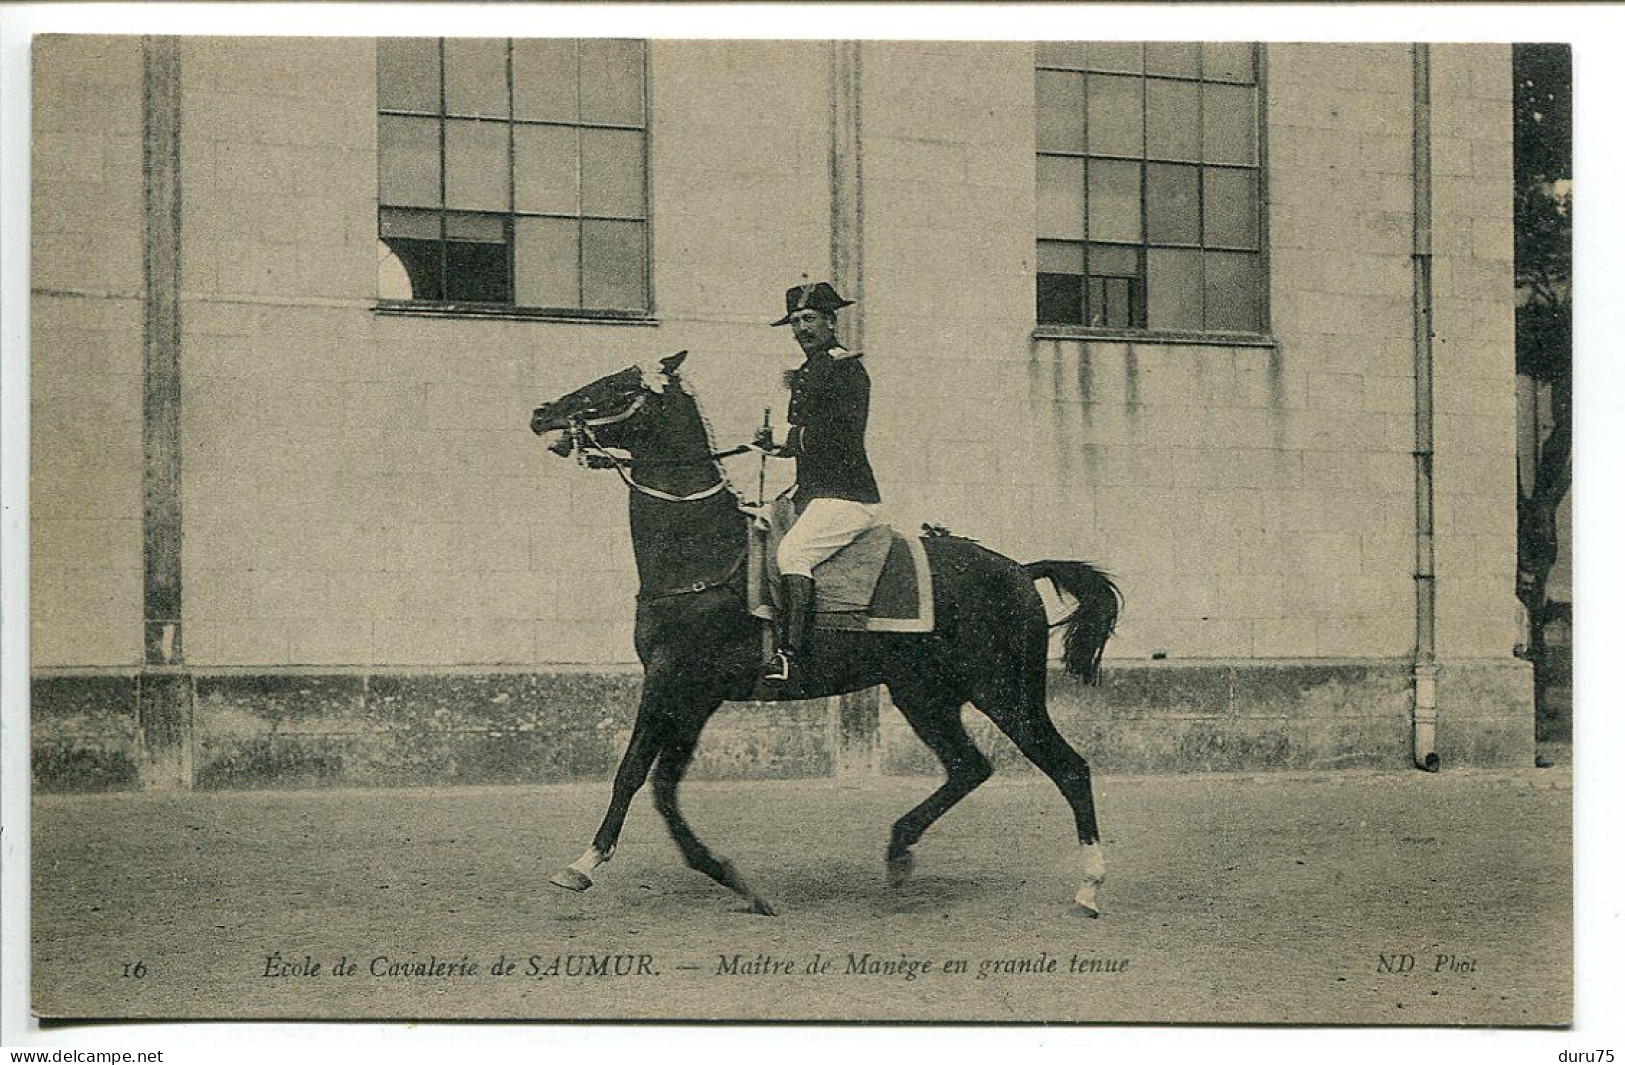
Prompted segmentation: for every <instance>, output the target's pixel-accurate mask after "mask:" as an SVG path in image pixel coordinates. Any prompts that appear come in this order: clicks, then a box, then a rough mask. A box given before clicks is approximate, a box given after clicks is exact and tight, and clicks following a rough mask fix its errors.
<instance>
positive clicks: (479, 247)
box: [446, 240, 512, 303]
mask: <svg viewBox="0 0 1625 1065" xmlns="http://www.w3.org/2000/svg"><path fill="white" fill-rule="evenodd" d="M446 298H447V299H448V300H458V301H464V302H469V303H509V302H511V300H512V296H511V294H510V291H509V288H508V245H507V244H505V243H504V244H486V243H483V242H475V241H462V240H453V241H447V242H446Z"/></svg>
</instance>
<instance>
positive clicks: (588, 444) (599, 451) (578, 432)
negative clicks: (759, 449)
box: [568, 388, 750, 503]
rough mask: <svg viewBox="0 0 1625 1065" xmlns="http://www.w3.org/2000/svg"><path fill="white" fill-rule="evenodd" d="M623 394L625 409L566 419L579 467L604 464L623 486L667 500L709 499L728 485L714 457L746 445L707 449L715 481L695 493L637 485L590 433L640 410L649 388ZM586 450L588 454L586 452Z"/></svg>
mask: <svg viewBox="0 0 1625 1065" xmlns="http://www.w3.org/2000/svg"><path fill="white" fill-rule="evenodd" d="M627 395H628V396H631V397H632V401H631V402H630V403H628V404H627V405H626V409H625V410H622V411H620V412H618V413H615V414H606V415H602V416H600V417H596V418H589V417H585V416H584V415H574V416H572V417H571V418H570V419H569V429H568V432H569V433H570V446H571V449H572V450H574V451H575V453H576V457H577V461H579V462H580V463H581V464H582V465H583V466H587V467H589V468H595V469H604V468H605V467H608V468H609V469H612V470H614V471H615V473H616V475H617V476H619V477H620V479H621V480H622V481H623V482H625V484H626V487H628V488H630V489H631V490H632V491H634V492H641V493H642V494H643V495H646V496H648V497H650V498H651V499H659V500H662V501H664V502H667V503H694V502H697V501H699V500H701V499H709V498H710V497H711V496H714V495H716V494H717V493H718V492H721V491H722V490H723V489H725V488H727V487H728V479H727V477H725V476H724V475H723V473H722V470H721V468H720V467H716V461H717V460H718V459H723V458H727V457H728V456H730V455H738V454H741V453H743V452H745V451H748V450H750V449H749V448H748V447H737V448H731V449H729V450H727V451H715V452H708V453H707V454H706V460H707V461H709V462H711V463H712V465H713V467H714V469H713V472H715V473H716V475H717V480H716V483H715V484H712V485H710V486H709V487H706V488H702V489H700V490H699V491H697V492H690V493H689V494H687V495H676V494H675V493H672V492H666V491H662V490H661V489H659V488H650V487H649V486H648V485H646V484H639V483H638V482H637V481H636V480H635V479H634V478H633V477H632V468H631V464H630V463H627V462H625V461H623V460H622V459H621V458H620V456H618V455H616V454H614V453H613V452H612V451H610V450H609V448H607V447H605V446H604V445H603V443H602V442H601V441H600V440H599V439H598V434H597V433H595V432H593V429H594V428H596V427H598V426H601V425H616V424H618V423H620V422H624V421H626V420H628V419H629V418H631V417H632V416H633V415H635V414H637V413H638V412H639V411H640V410H642V409H643V405H644V403H646V402H648V399H649V390H648V389H647V388H639V389H638V390H637V391H635V392H628V393H627ZM589 452H591V453H592V454H591V455H589ZM595 457H596V458H597V459H598V460H599V461H598V463H596V464H595V463H593V462H592V458H595ZM698 461H699V460H683V461H679V462H672V463H669V465H674V466H676V465H681V466H692V465H696V464H697V463H698Z"/></svg>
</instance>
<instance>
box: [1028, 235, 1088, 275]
mask: <svg viewBox="0 0 1625 1065" xmlns="http://www.w3.org/2000/svg"><path fill="white" fill-rule="evenodd" d="M1038 272H1039V273H1041V274H1079V275H1081V274H1082V273H1083V245H1082V244H1079V243H1076V242H1075V241H1069V240H1068V241H1061V240H1041V241H1039V242H1038Z"/></svg>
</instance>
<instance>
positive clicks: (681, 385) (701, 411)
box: [667, 373, 744, 504]
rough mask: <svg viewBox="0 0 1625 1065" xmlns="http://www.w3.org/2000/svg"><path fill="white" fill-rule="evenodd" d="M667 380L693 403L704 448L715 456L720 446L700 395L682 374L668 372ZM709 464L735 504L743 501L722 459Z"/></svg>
mask: <svg viewBox="0 0 1625 1065" xmlns="http://www.w3.org/2000/svg"><path fill="white" fill-rule="evenodd" d="M667 380H669V381H672V382H675V383H676V385H677V390H678V391H679V392H681V393H682V394H683V395H685V396H687V397H688V400H689V402H690V403H692V404H694V413H695V414H696V415H697V416H698V417H699V419H700V430H701V431H702V432H703V433H704V434H705V449H706V450H707V451H709V452H710V453H711V454H712V455H713V456H715V455H716V453H717V452H718V451H720V450H721V448H719V447H717V434H716V431H715V430H714V429H713V428H712V427H711V419H710V418H707V417H706V416H705V405H704V404H702V403H701V402H700V397H699V396H698V395H697V394H696V393H695V391H694V388H693V386H692V385H690V384H689V383H688V379H687V378H685V377H684V376H683V375H682V374H680V373H671V374H668V375H667ZM711 465H712V467H713V468H715V469H716V471H717V476H718V477H720V478H722V483H723V484H724V485H725V486H726V487H727V491H728V493H729V494H730V495H732V496H733V497H734V502H735V503H736V504H739V503H743V502H744V497H743V496H741V495H740V494H739V489H737V488H735V487H734V483H733V480H732V479H731V478H730V477H729V476H728V469H727V467H725V466H723V464H722V460H721V459H719V458H715V457H713V458H712V459H711Z"/></svg>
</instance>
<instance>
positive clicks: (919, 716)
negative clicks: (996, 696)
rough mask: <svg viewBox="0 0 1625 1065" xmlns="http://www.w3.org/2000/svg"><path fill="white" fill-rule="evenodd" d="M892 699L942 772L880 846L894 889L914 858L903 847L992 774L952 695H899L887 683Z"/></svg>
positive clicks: (907, 872) (898, 820)
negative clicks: (939, 781) (942, 776)
mask: <svg viewBox="0 0 1625 1065" xmlns="http://www.w3.org/2000/svg"><path fill="white" fill-rule="evenodd" d="M892 702H893V703H894V704H895V705H896V707H897V709H898V710H899V711H901V712H902V714H903V718H904V719H905V720H906V721H907V722H908V723H909V725H910V726H912V727H913V729H914V731H915V732H916V733H917V734H918V735H919V737H920V739H922V740H924V741H925V745H926V746H927V747H930V748H931V750H932V752H933V753H934V754H935V755H936V756H937V759H938V761H940V762H941V763H942V768H943V769H944V770H945V771H946V772H947V774H948V779H947V780H946V781H944V782H943V784H942V786H941V787H939V788H937V790H936V791H934V792H932V793H931V794H930V795H928V796H927V797H926V799H925V801H924V802H922V803H920V804H919V805H918V806H916V807H914V809H912V810H910V811H909V812H908V813H906V814H904V815H903V816H902V817H899V818H898V819H897V822H896V823H895V824H893V825H892V829H891V843H890V844H889V845H888V846H887V847H886V875H887V879H888V880H889V881H890V882H891V884H892V886H893V887H895V886H897V885H898V884H901V883H902V882H903V880H904V879H906V878H907V877H908V874H909V872H910V871H911V870H912V869H913V865H914V857H913V854H912V853H911V852H910V850H909V848H911V847H913V846H914V844H916V843H918V842H919V841H920V837H921V836H922V835H924V834H925V830H926V829H928V828H930V827H931V826H932V825H933V824H935V823H936V821H937V819H938V818H940V817H941V816H942V815H943V814H945V813H947V812H948V811H949V810H950V809H951V808H952V807H953V806H954V804H955V803H957V802H959V800H961V799H963V798H964V797H965V796H967V795H969V794H970V793H971V792H973V791H975V790H976V789H977V787H979V786H980V785H981V784H982V783H983V782H984V781H985V780H987V778H988V777H991V776H992V775H993V763H992V762H990V761H988V760H987V756H986V755H984V754H983V753H982V752H981V751H979V750H977V749H976V744H974V743H973V742H971V738H970V736H969V735H968V734H967V733H966V732H965V724H964V722H963V721H962V720H960V716H959V708H960V706H961V705H962V704H961V703H960V700H959V699H958V698H957V697H956V696H953V695H949V694H942V693H931V694H923V693H920V694H917V693H913V692H908V691H905V692H903V693H902V694H901V695H900V694H899V693H898V691H897V689H896V688H895V687H893V689H892Z"/></svg>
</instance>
